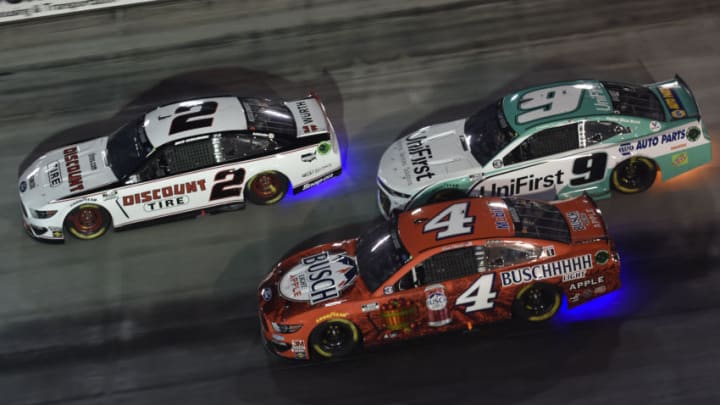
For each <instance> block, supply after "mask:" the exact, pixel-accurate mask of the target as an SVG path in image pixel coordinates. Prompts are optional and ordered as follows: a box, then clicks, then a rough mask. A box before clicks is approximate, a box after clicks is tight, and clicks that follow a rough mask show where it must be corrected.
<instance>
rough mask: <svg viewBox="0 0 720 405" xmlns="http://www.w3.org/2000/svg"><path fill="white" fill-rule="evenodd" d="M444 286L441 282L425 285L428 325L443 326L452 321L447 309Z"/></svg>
mask: <svg viewBox="0 0 720 405" xmlns="http://www.w3.org/2000/svg"><path fill="white" fill-rule="evenodd" d="M447 304H448V302H447V296H446V295H445V287H444V286H443V285H442V284H433V285H429V286H427V287H425V305H427V309H428V325H429V326H434V327H438V326H443V325H447V324H449V323H450V322H452V317H451V316H450V310H449V309H448V305H447Z"/></svg>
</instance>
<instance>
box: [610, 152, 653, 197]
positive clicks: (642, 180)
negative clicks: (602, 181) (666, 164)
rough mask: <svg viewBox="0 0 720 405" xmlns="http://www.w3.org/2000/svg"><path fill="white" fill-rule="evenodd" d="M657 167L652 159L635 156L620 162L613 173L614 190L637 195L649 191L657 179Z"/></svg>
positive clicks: (611, 180) (611, 181)
mask: <svg viewBox="0 0 720 405" xmlns="http://www.w3.org/2000/svg"><path fill="white" fill-rule="evenodd" d="M657 171H658V169H657V165H656V164H655V162H654V161H652V159H649V158H646V157H642V156H635V157H631V158H630V159H627V160H624V161H622V162H620V164H618V165H617V166H615V168H614V169H613V171H612V175H611V179H610V183H611V184H612V187H613V189H615V190H617V191H619V192H621V193H624V194H635V193H640V192H643V191H645V190H647V189H649V188H650V187H651V186H652V185H653V183H654V182H655V178H656V177H657Z"/></svg>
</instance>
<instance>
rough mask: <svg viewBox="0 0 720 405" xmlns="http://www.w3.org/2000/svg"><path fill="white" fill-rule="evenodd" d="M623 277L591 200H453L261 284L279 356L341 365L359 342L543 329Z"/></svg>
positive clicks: (298, 259) (294, 262) (291, 261)
mask: <svg viewBox="0 0 720 405" xmlns="http://www.w3.org/2000/svg"><path fill="white" fill-rule="evenodd" d="M619 274H620V261H619V257H618V254H617V253H616V251H615V248H614V244H613V243H612V241H610V239H609V238H608V236H607V231H606V229H605V224H604V222H603V219H602V217H601V214H600V210H599V209H598V208H597V206H596V205H595V203H594V202H593V201H592V199H591V198H590V197H588V196H582V197H578V198H575V199H572V200H567V201H562V202H553V203H545V202H540V201H533V200H524V199H517V198H497V197H492V198H474V199H473V198H469V199H462V200H454V201H450V202H444V203H439V204H432V205H428V206H425V207H422V208H417V209H415V210H413V211H409V212H404V213H401V214H399V215H398V216H397V217H393V218H392V220H391V221H389V222H387V223H382V224H380V225H378V226H377V227H375V228H373V229H370V230H369V231H367V232H366V233H365V234H364V235H362V236H360V237H359V238H356V239H350V240H345V241H342V242H337V243H329V244H325V245H320V246H316V247H314V248H311V249H308V250H306V251H303V252H300V253H297V254H295V255H293V256H291V257H288V258H286V259H284V260H282V261H281V262H280V263H278V264H277V265H276V266H275V268H274V269H273V271H272V272H271V273H270V274H269V275H268V276H267V277H266V278H265V280H263V282H262V283H261V284H260V288H259V293H260V294H259V295H260V296H259V301H260V302H259V306H260V324H261V325H262V334H263V337H264V338H265V340H266V342H267V346H268V347H269V348H270V350H271V351H273V352H274V353H277V354H278V355H280V356H282V357H288V358H297V359H309V358H311V357H316V356H317V357H340V356H343V355H346V354H349V353H350V352H352V351H353V350H354V349H355V348H357V347H358V346H360V345H361V344H362V345H365V346H371V345H377V344H381V343H384V342H389V341H397V340H402V339H408V338H412V337H416V336H423V335H428V334H431V333H440V332H446V331H450V330H456V329H461V328H472V327H473V325H481V324H485V323H490V322H495V321H499V320H503V319H509V318H518V319H522V320H527V321H534V322H537V321H544V320H547V319H549V318H550V317H552V316H553V315H554V314H555V313H556V312H557V311H558V309H559V308H560V303H561V299H562V295H563V294H564V295H565V296H566V297H567V298H568V307H573V306H576V305H578V304H581V303H583V302H586V301H588V300H590V299H592V298H594V297H597V296H600V295H603V294H606V293H608V292H610V291H613V290H616V289H618V288H619V287H620V278H619Z"/></svg>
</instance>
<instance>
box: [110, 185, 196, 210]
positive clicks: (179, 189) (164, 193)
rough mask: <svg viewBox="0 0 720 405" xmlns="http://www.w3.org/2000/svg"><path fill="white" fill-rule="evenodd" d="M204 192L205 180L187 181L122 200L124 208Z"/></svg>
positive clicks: (128, 196) (142, 192)
mask: <svg viewBox="0 0 720 405" xmlns="http://www.w3.org/2000/svg"><path fill="white" fill-rule="evenodd" d="M198 191H205V180H197V181H189V182H186V183H179V184H173V185H171V186H165V187H161V188H156V189H153V190H148V191H141V192H139V193H135V194H131V195H125V196H123V198H122V203H123V205H124V206H126V207H127V206H129V205H135V204H141V203H146V202H150V201H155V200H160V199H163V198H169V197H173V196H179V195H185V194H192V193H197V192H198Z"/></svg>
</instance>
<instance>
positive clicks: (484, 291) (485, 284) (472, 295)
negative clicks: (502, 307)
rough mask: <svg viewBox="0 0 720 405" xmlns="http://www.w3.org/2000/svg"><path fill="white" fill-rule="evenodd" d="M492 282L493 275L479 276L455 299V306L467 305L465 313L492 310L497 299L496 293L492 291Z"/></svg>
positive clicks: (493, 280)
mask: <svg viewBox="0 0 720 405" xmlns="http://www.w3.org/2000/svg"><path fill="white" fill-rule="evenodd" d="M494 282H495V273H490V274H485V275H482V276H480V278H478V279H477V280H475V282H474V283H472V285H471V286H470V288H468V289H467V290H465V292H464V293H462V294H461V295H460V296H459V297H458V298H457V300H456V301H455V305H467V307H465V312H475V311H481V310H484V309H492V308H493V307H494V306H495V298H497V292H496V291H493V289H492V287H493V284H494Z"/></svg>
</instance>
